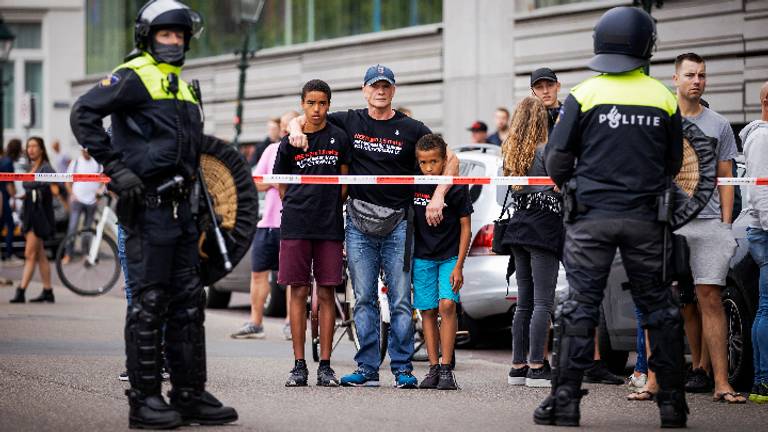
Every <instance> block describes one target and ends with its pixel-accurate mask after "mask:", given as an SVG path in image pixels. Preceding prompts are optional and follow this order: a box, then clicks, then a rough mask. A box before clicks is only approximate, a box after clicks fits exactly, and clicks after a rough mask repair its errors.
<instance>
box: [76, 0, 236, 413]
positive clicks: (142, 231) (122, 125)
mask: <svg viewBox="0 0 768 432" xmlns="http://www.w3.org/2000/svg"><path fill="white" fill-rule="evenodd" d="M200 24H201V19H200V16H199V15H198V14H197V13H196V12H194V11H192V10H191V9H190V8H189V7H187V6H186V5H184V4H182V3H180V2H178V1H176V0H152V1H149V2H148V3H147V4H145V5H144V7H143V8H142V9H141V10H140V11H139V14H138V16H137V18H136V25H135V37H134V42H135V48H136V49H135V50H134V51H132V52H131V54H129V55H128V57H127V58H126V62H125V63H123V64H122V65H120V66H118V67H117V68H115V70H114V71H113V72H112V74H111V75H110V76H108V77H107V78H105V79H104V80H102V81H101V82H100V83H99V84H98V85H97V86H96V87H94V88H92V89H91V90H90V91H88V92H87V93H86V94H84V95H83V96H82V97H80V99H78V101H77V102H76V103H75V105H74V107H73V108H72V113H71V119H70V122H71V125H72V130H73V132H74V134H75V136H76V137H77V139H78V141H79V142H80V144H81V145H83V146H84V147H86V148H87V149H88V151H89V153H90V154H91V155H92V156H93V157H94V158H95V159H96V160H97V161H98V162H99V163H101V164H102V165H103V166H104V171H105V172H106V174H107V175H108V176H109V177H110V179H111V180H110V183H109V186H110V188H111V189H112V190H113V191H114V192H115V193H117V195H118V197H119V199H118V209H117V214H118V218H119V220H120V223H121V224H122V225H123V226H124V227H125V228H126V231H127V239H126V249H127V255H128V268H129V272H130V273H131V275H133V276H134V277H136V278H138V281H137V282H138V283H137V286H136V288H135V292H134V293H133V296H134V299H135V300H134V301H133V302H132V305H131V306H130V308H129V310H128V313H127V316H126V323H125V350H126V356H127V360H126V366H127V370H128V375H129V379H130V383H131V388H130V389H129V390H127V391H126V395H127V396H128V400H129V404H130V416H129V425H130V427H132V428H134V427H136V428H174V427H177V426H180V425H182V424H189V423H200V424H224V423H229V422H233V421H235V420H237V412H236V411H235V410H234V409H233V408H230V407H225V406H223V405H222V404H221V402H219V401H218V400H217V399H216V398H215V397H214V396H213V395H211V394H210V393H209V392H207V391H206V390H205V382H206V354H205V330H204V327H203V320H204V292H203V289H202V284H201V281H200V268H199V265H200V264H199V258H198V250H197V240H198V237H199V236H198V229H197V225H196V222H195V217H194V215H195V213H196V211H197V209H195V208H192V206H191V205H190V196H189V194H190V190H191V187H192V184H193V182H194V181H196V173H197V170H198V166H199V158H200V148H201V143H202V131H203V124H202V112H201V108H200V101H199V94H198V92H196V91H195V89H194V88H193V87H192V86H190V85H188V84H187V83H186V82H184V81H183V80H181V79H180V78H179V74H180V73H181V67H182V65H183V64H184V58H185V53H186V51H187V50H189V46H190V39H191V38H192V37H193V36H196V35H197V34H199V31H200V30H201V26H200ZM108 115H111V120H112V131H113V138H112V140H111V141H110V139H109V137H108V136H107V134H106V133H105V132H104V129H103V127H102V119H103V117H105V116H108ZM163 332H164V339H165V355H166V357H167V360H168V364H169V366H170V372H171V384H172V389H171V391H170V392H169V393H168V396H169V398H170V406H169V405H168V404H167V403H166V401H165V399H164V398H163V396H162V394H161V379H160V371H161V359H162V353H161V339H162V337H163V335H162V333H163Z"/></svg>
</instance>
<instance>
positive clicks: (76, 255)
mask: <svg viewBox="0 0 768 432" xmlns="http://www.w3.org/2000/svg"><path fill="white" fill-rule="evenodd" d="M95 237H96V230H94V229H92V228H88V229H82V230H80V231H77V232H75V233H72V234H70V235H68V236H67V237H66V238H65V239H64V241H63V242H61V244H60V245H59V249H58V251H56V271H57V273H58V274H59V279H61V282H62V283H63V284H64V286H66V287H67V288H69V289H70V290H71V291H72V292H74V293H76V294H79V295H82V296H97V295H102V294H104V293H106V292H108V291H109V290H111V289H112V288H113V287H114V286H115V283H117V279H118V277H120V260H119V259H118V258H117V245H116V244H115V241H114V240H112V239H111V238H110V237H108V236H106V235H102V237H101V241H100V242H99V247H98V253H97V255H96V262H95V263H93V264H90V263H89V262H88V250H89V248H90V244H91V240H92V239H94V238H95ZM68 250H69V251H71V255H69V262H67V263H66V264H65V263H64V262H62V260H63V258H64V256H65V255H66V254H67V251H68Z"/></svg>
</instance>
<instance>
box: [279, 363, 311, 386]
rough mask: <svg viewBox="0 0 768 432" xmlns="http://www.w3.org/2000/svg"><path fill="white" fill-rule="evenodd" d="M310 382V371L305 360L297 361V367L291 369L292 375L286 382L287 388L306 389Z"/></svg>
mask: <svg viewBox="0 0 768 432" xmlns="http://www.w3.org/2000/svg"><path fill="white" fill-rule="evenodd" d="M308 380H309V369H307V362H306V361H304V360H296V365H295V366H294V367H293V369H291V374H290V375H288V381H286V382H285V386H286V387H306V386H307V381H308Z"/></svg>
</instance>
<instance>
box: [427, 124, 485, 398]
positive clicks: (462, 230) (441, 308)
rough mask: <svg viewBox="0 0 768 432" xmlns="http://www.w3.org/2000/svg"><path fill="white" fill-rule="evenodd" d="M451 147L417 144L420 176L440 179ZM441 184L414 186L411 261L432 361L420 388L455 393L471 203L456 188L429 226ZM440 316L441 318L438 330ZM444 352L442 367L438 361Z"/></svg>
mask: <svg viewBox="0 0 768 432" xmlns="http://www.w3.org/2000/svg"><path fill="white" fill-rule="evenodd" d="M446 151H447V145H446V144H445V141H443V139H442V138H441V137H440V136H438V135H434V134H428V135H424V136H423V137H421V139H419V141H418V142H417V143H416V160H417V162H418V164H419V168H420V169H421V172H422V174H424V175H440V173H442V172H443V165H444V164H445V159H446ZM436 187H437V185H416V186H415V187H414V196H413V208H414V211H415V217H414V223H415V228H416V229H415V231H416V243H415V247H414V261H413V307H414V308H415V309H418V310H420V311H421V317H422V319H423V324H424V340H425V342H426V346H427V355H428V357H429V365H430V366H429V372H427V376H425V377H424V379H423V380H422V381H421V384H420V385H419V388H427V389H434V388H436V389H438V390H456V389H458V386H457V385H456V378H455V377H454V375H453V371H452V370H451V361H452V360H453V345H454V342H455V339H456V327H457V319H456V304H457V303H458V302H459V290H460V289H461V286H462V285H463V283H464V275H463V268H464V259H465V258H466V256H467V250H468V249H469V240H470V237H471V223H470V215H471V214H472V211H473V210H472V202H471V200H470V199H469V188H468V187H467V186H466V185H462V186H453V187H451V189H449V190H448V192H447V193H446V194H445V205H446V207H445V209H444V210H443V221H442V222H441V223H440V224H439V225H437V226H429V224H427V218H426V209H427V205H429V202H430V200H431V199H432V194H433V193H434V192H435V188H436ZM438 313H439V314H440V318H441V319H442V321H441V323H440V329H439V330H438V326H437V317H438ZM438 344H439V348H442V353H443V359H442V360H443V363H442V365H441V364H439V363H438V359H439V352H440V350H439V349H438Z"/></svg>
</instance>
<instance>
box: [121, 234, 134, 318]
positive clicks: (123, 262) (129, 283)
mask: <svg viewBox="0 0 768 432" xmlns="http://www.w3.org/2000/svg"><path fill="white" fill-rule="evenodd" d="M117 257H118V258H119V259H120V268H122V269H123V278H124V279H125V300H126V302H127V303H128V306H129V307H130V306H131V291H132V290H133V285H134V281H133V280H131V278H130V276H128V259H127V258H126V254H125V230H124V229H123V226H122V225H120V224H118V225H117Z"/></svg>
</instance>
